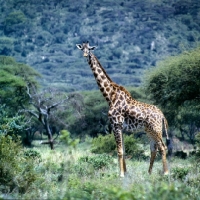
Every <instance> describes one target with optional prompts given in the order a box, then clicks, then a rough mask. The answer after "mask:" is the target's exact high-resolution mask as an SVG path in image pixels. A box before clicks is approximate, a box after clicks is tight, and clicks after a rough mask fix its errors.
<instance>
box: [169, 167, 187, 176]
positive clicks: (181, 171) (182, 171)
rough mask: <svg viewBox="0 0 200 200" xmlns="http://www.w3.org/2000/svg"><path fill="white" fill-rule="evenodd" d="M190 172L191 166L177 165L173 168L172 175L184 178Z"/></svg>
mask: <svg viewBox="0 0 200 200" xmlns="http://www.w3.org/2000/svg"><path fill="white" fill-rule="evenodd" d="M188 173H189V168H187V167H176V168H173V169H172V175H173V177H174V178H178V179H184V178H185V177H186V176H187V174H188Z"/></svg>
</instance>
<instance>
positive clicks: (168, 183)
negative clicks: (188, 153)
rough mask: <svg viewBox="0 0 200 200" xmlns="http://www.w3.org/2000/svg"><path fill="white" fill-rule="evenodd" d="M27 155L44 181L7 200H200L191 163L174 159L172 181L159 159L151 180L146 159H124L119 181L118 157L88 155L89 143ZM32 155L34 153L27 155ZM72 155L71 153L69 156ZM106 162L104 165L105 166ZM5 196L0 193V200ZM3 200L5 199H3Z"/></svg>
mask: <svg viewBox="0 0 200 200" xmlns="http://www.w3.org/2000/svg"><path fill="white" fill-rule="evenodd" d="M31 150H33V151H37V152H39V153H40V155H41V158H40V162H39V163H38V162H37V163H35V165H34V170H35V171H36V172H37V173H38V175H39V176H40V177H42V179H40V180H36V181H35V182H34V183H33V184H32V186H31V187H30V189H29V190H28V191H26V192H25V193H22V194H19V193H18V192H17V190H13V191H11V192H10V193H9V194H7V195H9V197H13V198H20V199H62V200H68V199H88V200H90V199H95V200H96V199H120V200H121V199H124V200H126V199H144V200H145V199H148V200H149V199H150V200H151V199H166V200H169V199H173V200H176V199H177V200H179V199H191V200H192V199H194V200H196V199H199V197H200V192H199V191H200V190H199V189H200V184H199V181H200V172H199V168H198V167H197V165H196V164H195V161H194V159H193V160H192V158H190V159H187V160H181V159H177V158H172V159H171V161H170V163H169V167H170V175H169V176H163V175H162V162H161V160H160V159H157V160H156V162H155V165H154V168H153V173H152V175H149V174H148V172H147V171H148V166H149V159H146V160H140V161H138V160H131V159H127V160H126V162H127V169H128V172H127V174H126V177H125V178H120V177H119V176H118V175H119V166H118V160H117V157H116V156H112V157H111V156H109V155H108V154H107V155H105V159H104V157H103V156H102V155H104V154H101V156H100V155H98V154H92V153H91V149H90V140H89V139H88V141H87V142H86V143H81V144H80V145H78V147H77V149H73V150H68V147H66V146H64V145H62V144H57V146H56V149H55V150H53V151H52V150H50V149H49V147H48V146H45V145H41V146H36V147H34V148H32V149H31ZM31 152H32V151H31ZM70 152H71V153H70ZM105 161H106V162H108V163H107V164H105ZM1 197H3V199H4V198H5V197H6V195H5V194H4V195H3V192H2V191H1V193H0V198H1ZM5 199H6V198H5Z"/></svg>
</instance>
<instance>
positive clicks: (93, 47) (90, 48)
mask: <svg viewBox="0 0 200 200" xmlns="http://www.w3.org/2000/svg"><path fill="white" fill-rule="evenodd" d="M96 48H97V47H96V46H92V47H89V50H94V49H96Z"/></svg>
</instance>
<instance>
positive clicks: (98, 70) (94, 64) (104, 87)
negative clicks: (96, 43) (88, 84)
mask: <svg viewBox="0 0 200 200" xmlns="http://www.w3.org/2000/svg"><path fill="white" fill-rule="evenodd" d="M88 64H89V65H90V68H91V70H92V72H93V74H94V77H95V79H96V82H97V85H98V86H99V89H100V91H101V92H102V94H103V96H104V98H105V99H106V100H107V101H108V103H110V102H111V94H112V91H113V84H114V83H113V81H112V80H111V78H110V77H109V76H108V75H107V73H106V72H105V70H104V68H103V67H102V66H101V64H100V62H99V61H98V59H97V58H96V56H95V55H93V54H92V53H91V52H90V55H89V57H88Z"/></svg>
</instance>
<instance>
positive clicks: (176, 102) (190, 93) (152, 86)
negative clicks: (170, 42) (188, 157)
mask: <svg viewBox="0 0 200 200" xmlns="http://www.w3.org/2000/svg"><path fill="white" fill-rule="evenodd" d="M199 55H200V48H197V49H195V50H193V51H190V52H184V53H183V54H181V55H179V56H173V57H170V58H168V59H167V60H165V61H162V62H160V63H159V64H158V65H157V67H155V68H154V69H151V71H150V70H149V71H148V75H147V77H146V82H145V90H146V92H147V93H148V94H149V96H150V98H151V100H153V101H154V103H155V104H157V105H160V106H161V107H162V108H163V110H164V113H165V114H166V116H167V118H168V121H169V123H170V125H176V126H179V127H181V128H182V133H184V132H185V133H186V132H187V134H188V131H190V133H191V134H189V135H190V136H191V139H192V137H193V135H195V133H194V131H196V130H197V129H198V128H199V124H200V123H199V115H200V112H199V111H200V79H199V77H200V56H199ZM180 123H181V126H180ZM183 125H184V126H183ZM185 125H187V126H188V127H187V129H188V130H186V129H185V128H184V127H185ZM191 130H193V131H191ZM190 136H189V137H190Z"/></svg>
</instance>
